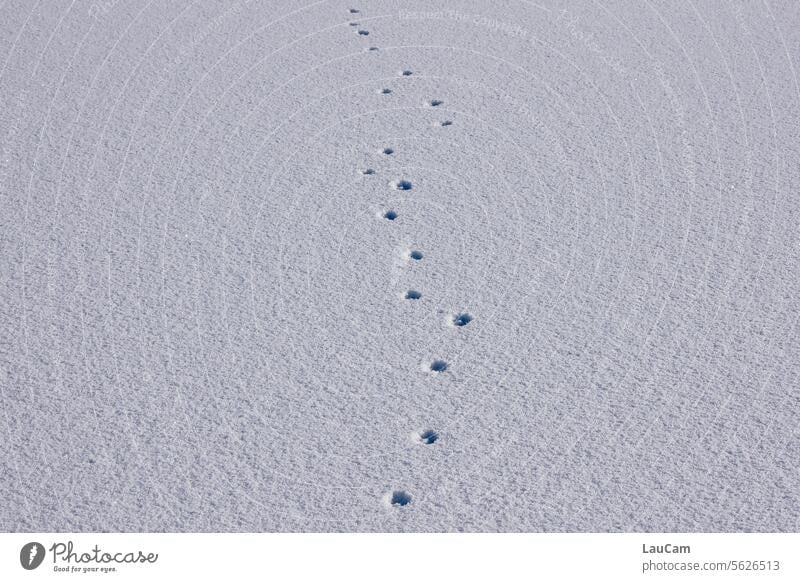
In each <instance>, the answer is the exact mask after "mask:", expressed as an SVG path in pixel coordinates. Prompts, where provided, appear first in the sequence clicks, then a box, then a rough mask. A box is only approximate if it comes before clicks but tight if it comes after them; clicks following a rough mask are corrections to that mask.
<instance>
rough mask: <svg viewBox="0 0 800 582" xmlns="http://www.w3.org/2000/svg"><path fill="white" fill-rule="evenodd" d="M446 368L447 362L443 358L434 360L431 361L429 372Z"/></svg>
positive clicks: (442, 370) (441, 370)
mask: <svg viewBox="0 0 800 582" xmlns="http://www.w3.org/2000/svg"><path fill="white" fill-rule="evenodd" d="M445 370H447V362H445V361H444V360H434V361H433V362H431V372H437V373H438V372H444V371H445Z"/></svg>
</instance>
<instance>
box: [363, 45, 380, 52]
mask: <svg viewBox="0 0 800 582" xmlns="http://www.w3.org/2000/svg"><path fill="white" fill-rule="evenodd" d="M364 50H365V51H367V52H370V53H372V52H376V51H379V50H381V49H379V48H378V47H376V46H371V47H369V48H366V49H364Z"/></svg>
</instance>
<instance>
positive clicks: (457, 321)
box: [450, 313, 472, 327]
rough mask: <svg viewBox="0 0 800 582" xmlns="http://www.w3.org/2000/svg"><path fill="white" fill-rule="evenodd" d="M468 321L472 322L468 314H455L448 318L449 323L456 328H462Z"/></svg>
mask: <svg viewBox="0 0 800 582" xmlns="http://www.w3.org/2000/svg"><path fill="white" fill-rule="evenodd" d="M470 321H472V316H471V315H470V314H469V313H457V314H456V315H453V316H451V317H450V323H451V324H452V325H454V326H456V327H464V326H465V325H467V324H468V323H469V322H470Z"/></svg>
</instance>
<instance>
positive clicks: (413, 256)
mask: <svg viewBox="0 0 800 582" xmlns="http://www.w3.org/2000/svg"><path fill="white" fill-rule="evenodd" d="M408 258H409V259H412V260H414V261H421V260H422V253H421V252H420V251H410V252H409V253H408Z"/></svg>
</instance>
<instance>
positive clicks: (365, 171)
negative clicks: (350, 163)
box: [361, 168, 375, 176]
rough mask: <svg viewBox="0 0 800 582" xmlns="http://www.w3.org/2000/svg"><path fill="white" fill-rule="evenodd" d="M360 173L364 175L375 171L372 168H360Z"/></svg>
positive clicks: (370, 174) (369, 174)
mask: <svg viewBox="0 0 800 582" xmlns="http://www.w3.org/2000/svg"><path fill="white" fill-rule="evenodd" d="M361 173H362V174H364V175H365V176H372V175H373V174H374V173H375V170H373V169H372V168H365V169H363V170H361Z"/></svg>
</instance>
